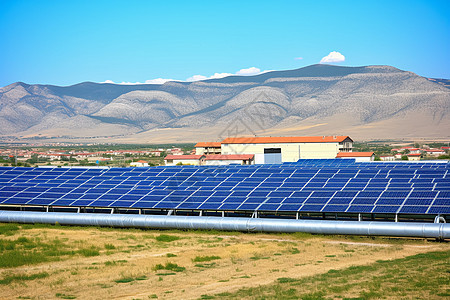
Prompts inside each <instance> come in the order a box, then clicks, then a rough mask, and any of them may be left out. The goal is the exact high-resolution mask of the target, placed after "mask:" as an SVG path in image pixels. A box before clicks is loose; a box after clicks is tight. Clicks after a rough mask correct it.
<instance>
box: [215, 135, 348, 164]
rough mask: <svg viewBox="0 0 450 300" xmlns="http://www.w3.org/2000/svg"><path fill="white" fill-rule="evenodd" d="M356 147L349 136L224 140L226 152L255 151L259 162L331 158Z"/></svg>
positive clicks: (227, 153) (272, 162)
mask: <svg viewBox="0 0 450 300" xmlns="http://www.w3.org/2000/svg"><path fill="white" fill-rule="evenodd" d="M352 149H353V140H352V139H351V138H350V137H349V136H306V137H301V136H298V137H237V138H227V139H225V140H223V141H222V143H221V151H222V154H224V155H229V154H254V155H255V158H254V160H255V164H279V163H283V162H296V161H298V160H299V159H321V158H328V159H330V158H335V157H336V155H337V154H338V153H339V152H352Z"/></svg>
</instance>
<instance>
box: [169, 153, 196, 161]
mask: <svg viewBox="0 0 450 300" xmlns="http://www.w3.org/2000/svg"><path fill="white" fill-rule="evenodd" d="M203 156H204V155H171V154H170V155H167V156H166V157H165V158H164V159H165V160H168V159H195V160H199V159H200V158H202V157H203Z"/></svg>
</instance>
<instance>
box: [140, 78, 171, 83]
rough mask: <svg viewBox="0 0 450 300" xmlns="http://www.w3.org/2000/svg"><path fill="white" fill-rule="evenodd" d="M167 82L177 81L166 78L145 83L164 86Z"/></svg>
mask: <svg viewBox="0 0 450 300" xmlns="http://www.w3.org/2000/svg"><path fill="white" fill-rule="evenodd" d="M167 81H175V80H173V79H166V78H155V79H150V80H146V81H145V82H144V83H145V84H164V83H166V82H167Z"/></svg>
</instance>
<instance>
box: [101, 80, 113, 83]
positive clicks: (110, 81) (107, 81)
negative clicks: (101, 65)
mask: <svg viewBox="0 0 450 300" xmlns="http://www.w3.org/2000/svg"><path fill="white" fill-rule="evenodd" d="M100 83H114V81H112V80H105V81H103V82H100Z"/></svg>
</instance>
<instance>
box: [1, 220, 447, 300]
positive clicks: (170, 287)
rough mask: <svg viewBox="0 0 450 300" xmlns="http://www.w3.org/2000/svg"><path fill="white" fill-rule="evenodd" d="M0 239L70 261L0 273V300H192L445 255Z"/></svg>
mask: <svg viewBox="0 0 450 300" xmlns="http://www.w3.org/2000/svg"><path fill="white" fill-rule="evenodd" d="M14 226H16V228H14ZM0 232H1V230H0ZM5 232H7V233H4V234H2V235H0V239H1V240H3V241H17V240H18V239H21V240H22V241H25V240H24V239H23V238H26V239H27V240H29V241H33V240H39V241H41V242H42V243H47V244H48V243H50V241H54V240H59V241H61V245H62V246H61V247H63V248H64V249H65V251H68V250H71V251H74V252H73V253H74V254H65V255H62V256H59V257H57V259H52V260H48V261H44V262H36V263H34V262H31V263H30V264H28V265H22V266H15V267H9V268H8V267H3V268H1V269H0V280H6V281H5V283H6V284H2V285H1V289H0V299H14V298H18V297H22V298H26V297H28V298H31V299H40V298H45V299H48V298H54V299H64V298H71V299H74V298H76V299H149V298H155V297H158V298H159V299H162V298H163V299H197V298H200V297H202V295H217V294H220V293H230V292H233V291H238V290H239V289H241V288H251V287H256V286H259V285H266V284H273V283H276V282H278V281H279V278H294V279H299V278H303V277H307V276H313V275H319V274H324V273H326V272H328V271H329V270H331V269H334V270H339V269H344V268H348V267H350V266H354V265H367V264H371V263H375V262H376V261H377V260H386V259H399V258H403V257H406V256H410V255H415V254H418V253H425V252H430V251H448V250H449V248H450V247H449V245H448V244H445V243H435V242H428V241H426V240H408V239H383V238H376V239H372V238H358V237H354V238H348V237H343V236H334V237H325V236H312V235H308V234H262V233H261V234H246V233H242V234H241V233H235V232H233V233H228V232H207V231H192V232H190V231H185V232H184V231H158V230H137V229H105V228H93V227H85V228H81V227H63V226H30V225H25V226H24V225H8V230H6V231H5ZM370 245H377V246H376V247H371V246H370ZM20 249H22V248H20V247H19V248H17V249H16V250H20ZM39 249H40V248H35V249H34V250H33V249H23V251H37V252H39V251H41V250H39ZM81 249H87V250H83V251H86V253H85V254H83V253H84V252H80V250H81ZM6 251H8V250H3V252H2V253H0V254H4V253H5V252H6ZM90 251H91V252H90ZM92 251H97V252H98V253H97V252H95V253H94V252H92ZM64 253H66V252H64ZM70 253H72V252H70ZM89 254H95V256H89ZM36 274H37V275H36ZM39 274H45V276H44V275H39ZM47 275H48V276H47ZM289 280H290V279H289Z"/></svg>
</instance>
